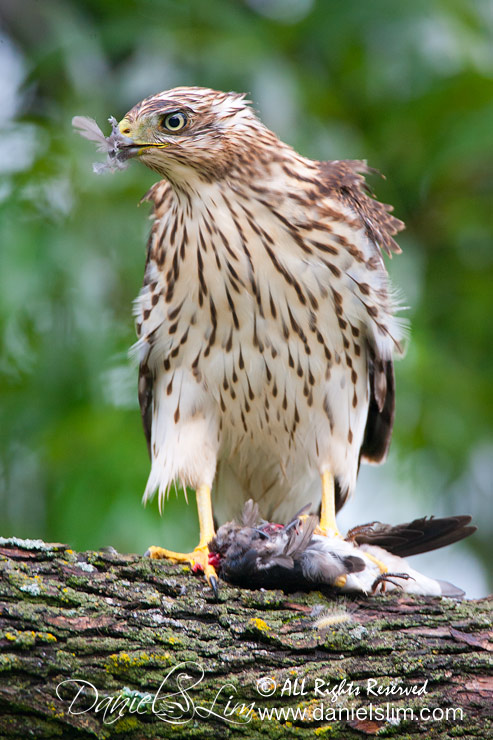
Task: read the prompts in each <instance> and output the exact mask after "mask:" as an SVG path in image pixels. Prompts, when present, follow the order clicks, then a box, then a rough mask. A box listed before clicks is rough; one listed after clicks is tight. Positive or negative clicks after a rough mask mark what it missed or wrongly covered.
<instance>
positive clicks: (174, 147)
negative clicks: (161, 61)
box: [118, 87, 274, 183]
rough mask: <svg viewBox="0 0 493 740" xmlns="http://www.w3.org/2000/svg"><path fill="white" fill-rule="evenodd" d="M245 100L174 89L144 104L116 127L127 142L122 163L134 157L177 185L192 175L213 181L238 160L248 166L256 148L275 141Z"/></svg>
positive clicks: (203, 90)
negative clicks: (261, 141) (259, 143)
mask: <svg viewBox="0 0 493 740" xmlns="http://www.w3.org/2000/svg"><path fill="white" fill-rule="evenodd" d="M244 98H245V96H244V95H239V94H237V93H232V92H230V93H223V92H217V91H215V90H209V89H207V88H202V87H177V88H174V89H173V90H167V91H165V92H162V93H158V94H157V95H153V96H151V97H149V98H146V99H145V100H143V101H141V102H140V103H138V104H137V105H135V106H134V107H133V108H132V109H131V110H130V111H129V112H128V113H127V114H126V116H125V117H124V118H123V119H122V120H121V121H120V123H119V124H118V127H119V131H120V134H122V135H123V136H126V137H129V139H131V140H132V141H131V143H130V142H129V151H127V152H126V157H127V156H128V155H130V156H136V157H139V159H141V160H142V162H143V163H144V164H146V165H147V166H148V167H150V168H151V169H153V170H156V171H157V172H158V173H159V174H160V175H161V176H164V177H166V178H167V179H169V180H171V181H174V182H177V183H179V182H180V180H182V181H188V180H189V179H190V177H191V176H192V175H193V174H198V175H199V176H201V178H205V179H208V180H214V179H218V178H220V177H222V176H224V174H225V173H226V172H227V171H228V170H229V169H230V168H231V166H232V164H233V162H236V163H238V157H239V156H240V157H242V156H243V157H244V158H245V166H247V165H248V159H249V157H251V156H253V152H255V142H256V141H258V140H259V138H260V139H264V138H265V136H266V135H270V136H271V137H273V136H274V135H273V134H271V133H270V132H269V131H268V130H267V129H266V128H265V127H264V126H263V124H262V123H261V122H260V121H259V120H258V118H257V117H256V116H255V114H254V113H253V111H252V109H251V108H250V107H249V105H248V103H247V102H246V101H245V99H244Z"/></svg>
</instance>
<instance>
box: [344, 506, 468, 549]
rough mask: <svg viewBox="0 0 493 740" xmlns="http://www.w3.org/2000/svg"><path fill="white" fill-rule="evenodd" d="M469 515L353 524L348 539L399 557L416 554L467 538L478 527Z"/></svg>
mask: <svg viewBox="0 0 493 740" xmlns="http://www.w3.org/2000/svg"><path fill="white" fill-rule="evenodd" d="M470 522H471V517H470V516H447V517H443V518H438V519H435V517H433V516H431V517H429V518H427V517H422V518H421V519H414V520H413V521H412V522H407V523H406V524H397V525H395V526H392V525H390V524H381V523H380V522H373V523H372V524H370V525H363V526H361V527H355V528H354V529H352V530H351V531H350V532H348V539H350V540H352V541H353V542H355V543H356V544H357V545H363V544H365V545H377V546H378V547H383V548H384V549H385V550H387V552H390V553H392V555H398V556H399V557H408V556H410V555H419V554H420V553H422V552H429V551H430V550H437V549H438V548H439V547H445V546H446V545H452V544H453V543H454V542H458V541H459V540H462V539H464V537H469V535H471V534H472V533H473V532H475V531H476V529H477V527H475V526H473V525H470Z"/></svg>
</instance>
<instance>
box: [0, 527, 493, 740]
mask: <svg viewBox="0 0 493 740" xmlns="http://www.w3.org/2000/svg"><path fill="white" fill-rule="evenodd" d="M0 567H1V570H2V579H1V582H0V737H1V738H2V739H3V738H9V740H10V739H12V738H19V739H20V738H22V740H24V739H25V738H27V737H36V738H82V739H84V738H95V737H96V738H113V737H125V738H129V740H133V739H135V740H137V739H139V740H141V739H144V738H152V739H153V740H154V739H155V738H161V737H163V738H166V737H171V736H173V737H180V738H202V737H204V738H206V737H211V738H212V737H213V738H233V737H244V738H250V737H251V738H257V737H265V738H277V737H281V736H282V737H296V738H303V737H314V736H315V737H319V736H320V737H327V738H361V737H364V735H365V734H366V735H368V736H371V735H376V734H378V736H379V737H391V736H393V737H398V738H413V737H416V736H419V735H422V736H426V737H433V738H452V737H487V736H488V733H491V731H492V727H491V724H489V723H490V719H489V709H490V708H491V705H492V699H493V679H492V677H491V659H490V658H491V650H492V646H493V643H492V641H491V633H490V628H491V603H492V602H491V600H490V599H483V600H480V601H462V602H458V601H453V600H450V599H435V598H422V597H421V598H420V597H412V596H409V595H400V594H396V593H394V594H390V595H381V596H372V597H362V596H357V597H347V596H345V597H342V596H338V595H336V594H329V593H321V592H319V591H314V592H311V593H306V594H302V593H296V594H289V595H288V594H285V593H284V592H283V591H282V590H276V591H249V590H242V589H237V588H232V587H230V586H228V585H226V584H222V585H221V590H220V596H219V600H218V601H215V600H214V598H213V595H212V593H211V592H210V590H209V588H208V587H207V585H206V584H205V582H204V581H203V579H202V578H201V577H200V576H196V575H194V574H192V573H191V572H190V570H189V569H188V568H184V567H183V566H180V565H173V564H171V563H167V562H164V561H151V560H148V559H145V558H142V557H141V556H137V555H122V554H119V553H116V552H112V551H108V552H106V551H102V552H86V553H76V552H73V551H72V550H70V549H69V548H67V547H66V546H64V545H61V544H47V543H43V542H41V541H39V540H25V541H24V540H18V539H15V540H14V539H12V540H5V539H4V540H1V541H0ZM179 674H181V676H182V677H181V678H178V676H179ZM186 676H188V678H187V677H186ZM67 681H73V682H75V681H79V682H82V681H85V682H87V685H86V689H87V690H86V693H85V694H84V695H83V694H82V693H81V694H80V695H79V697H78V699H77V701H74V703H73V704H72V705H71V702H72V700H74V697H75V696H76V694H77V691H78V690H79V688H80V687H81V686H82V683H77V684H75V683H63V682H67ZM163 681H164V684H163ZM91 686H92V687H94V689H92V688H91ZM160 686H161V689H160ZM180 687H181V688H180ZM413 687H414V689H413ZM423 687H424V689H423ZM420 689H423V690H422V691H421V693H418V694H416V693H411V694H410V695H408V696H406V695H401V694H402V692H403V691H405V690H407V691H410V692H412V691H413V690H414V691H415V692H417V691H419V690H420ZM96 691H97V699H98V703H97V704H96V701H95V697H96V693H95V692H96ZM377 691H380V692H381V693H375V692H377ZM156 692H158V694H157V696H156ZM153 702H154V703H153ZM242 706H243V707H244V709H243V712H242V713H241V712H240V710H241V707H242ZM89 707H90V708H89ZM105 708H106V715H105V714H104V709H105ZM85 709H87V711H84V710H85ZM270 710H275V711H274V712H273V713H272V714H271V715H268V713H269V712H270ZM280 710H283V711H284V712H285V714H284V715H282V713H280ZM339 710H341V714H340V717H341V718H339V715H337V716H336V717H335V718H334V713H338V712H339ZM377 710H378V712H377ZM403 710H406V711H407V713H406V714H403ZM411 711H412V712H413V713H414V716H412V717H411ZM434 711H435V712H436V714H435V718H434V719H431V718H430V717H431V714H432V713H433V712H434ZM453 711H455V716H454V715H453ZM276 712H277V714H276ZM423 712H428V713H429V714H428V716H423ZM381 713H383V716H380V715H381Z"/></svg>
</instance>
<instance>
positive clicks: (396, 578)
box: [209, 500, 476, 598]
mask: <svg viewBox="0 0 493 740" xmlns="http://www.w3.org/2000/svg"><path fill="white" fill-rule="evenodd" d="M308 508H309V507H304V509H302V510H301V511H300V512H298V514H297V515H296V516H295V517H294V518H293V519H292V520H291V521H290V522H289V523H288V524H287V525H286V526H283V525H281V524H274V523H272V522H266V521H265V520H262V519H260V518H259V511H258V506H257V504H255V503H254V502H253V501H252V500H250V501H248V502H247V503H246V504H245V507H244V510H243V515H242V520H241V523H238V522H235V521H232V522H228V523H227V524H224V525H223V526H222V527H220V528H219V530H218V531H217V534H216V536H215V537H214V538H213V540H212V541H211V543H210V544H209V551H210V559H211V563H212V565H213V566H214V567H215V569H216V571H217V572H218V574H219V575H220V577H221V578H223V579H224V580H226V581H229V582H230V583H232V584H234V585H237V586H243V587H247V588H281V589H283V590H285V591H298V590H313V589H320V588H321V587H328V588H334V589H335V590H336V591H342V592H362V593H375V592H376V591H377V590H379V589H381V590H382V591H384V590H388V591H392V590H395V589H400V590H402V591H404V592H406V593H414V594H421V595H429V596H451V597H456V598H457V597H461V596H463V595H464V592H463V591H461V589H458V588H457V587H456V586H453V585H452V584H450V583H447V582H445V581H440V580H437V579H434V578H429V577H428V576H425V575H424V574H422V573H419V572H418V571H416V570H415V569H414V568H412V567H411V566H410V565H409V564H408V563H407V561H406V560H404V557H405V556H408V555H413V554H417V553H421V552H427V551H429V550H434V549H436V548H438V547H444V546H445V545H448V544H452V543H454V542H457V541H458V540H460V539H463V538H464V537H468V536H469V535H470V534H472V533H473V532H474V531H475V529H476V528H475V527H473V526H470V525H469V523H470V521H471V517H468V516H459V517H446V518H443V519H435V518H434V517H430V518H428V519H427V518H425V517H424V518H422V519H416V520H414V521H413V522H410V523H406V524H400V525H396V526H392V525H389V524H382V523H381V522H372V523H370V524H365V525H361V526H359V527H355V528H353V529H352V530H350V532H349V533H348V535H347V536H346V538H342V537H340V536H333V537H330V536H327V535H323V536H322V535H319V534H317V533H316V528H317V526H318V521H319V520H318V517H317V516H315V515H313V514H312V515H308V514H307V513H306V512H307V509H308Z"/></svg>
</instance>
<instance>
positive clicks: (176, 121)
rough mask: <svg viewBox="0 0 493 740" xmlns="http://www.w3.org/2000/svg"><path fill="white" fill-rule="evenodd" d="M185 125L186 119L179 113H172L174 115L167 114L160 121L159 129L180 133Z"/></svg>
mask: <svg viewBox="0 0 493 740" xmlns="http://www.w3.org/2000/svg"><path fill="white" fill-rule="evenodd" d="M186 124H187V117H186V115H185V114H184V113H182V112H181V111H174V113H167V114H166V115H165V116H163V117H162V119H161V127H162V128H166V129H168V131H173V132H175V131H180V129H182V128H183V127H184V126H186Z"/></svg>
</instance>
